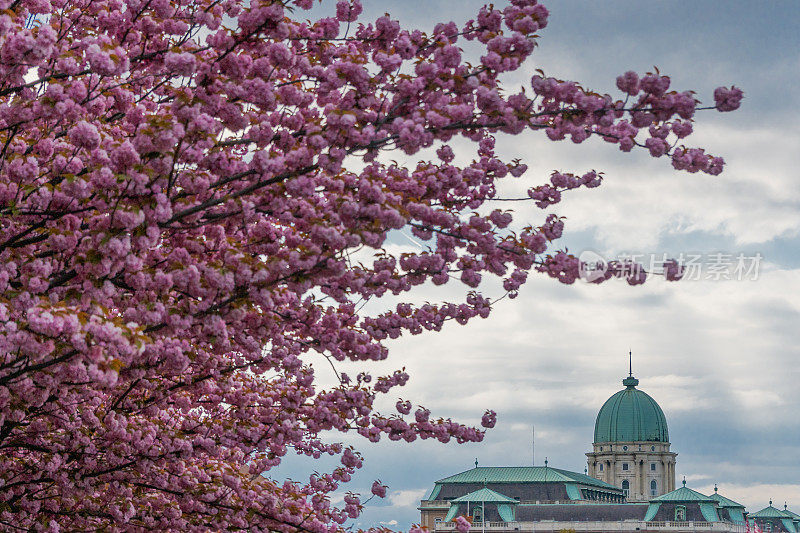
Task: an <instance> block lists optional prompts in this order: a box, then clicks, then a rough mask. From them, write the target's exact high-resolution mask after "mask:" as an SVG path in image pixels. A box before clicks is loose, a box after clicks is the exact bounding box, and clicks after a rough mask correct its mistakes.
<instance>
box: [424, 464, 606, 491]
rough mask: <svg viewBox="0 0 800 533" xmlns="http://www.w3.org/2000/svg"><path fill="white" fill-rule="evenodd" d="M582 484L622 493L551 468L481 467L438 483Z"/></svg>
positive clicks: (581, 475)
mask: <svg viewBox="0 0 800 533" xmlns="http://www.w3.org/2000/svg"><path fill="white" fill-rule="evenodd" d="M483 482H486V483H558V482H565V483H580V484H582V485H590V486H593V487H599V488H601V489H608V490H613V491H614V492H621V489H620V488H619V487H615V486H614V485H609V484H608V483H606V482H605V481H600V480H599V479H595V478H593V477H591V476H587V475H584V474H579V473H577V472H570V471H569V470H561V469H560V468H551V467H549V466H479V467H476V468H471V469H469V470H466V471H464V472H461V473H459V474H455V475H453V476H450V477H446V478H444V479H440V480H439V481H437V482H436V483H483Z"/></svg>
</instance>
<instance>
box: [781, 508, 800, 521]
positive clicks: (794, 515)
mask: <svg viewBox="0 0 800 533" xmlns="http://www.w3.org/2000/svg"><path fill="white" fill-rule="evenodd" d="M783 514H784V515H785V516H788V517H790V518H791V519H793V520H800V514H797V513H793V512H792V511H790V510H789V509H787V508H786V505H784V506H783Z"/></svg>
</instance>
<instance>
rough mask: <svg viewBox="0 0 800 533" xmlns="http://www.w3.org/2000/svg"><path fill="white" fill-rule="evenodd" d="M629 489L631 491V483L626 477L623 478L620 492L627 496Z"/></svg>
mask: <svg viewBox="0 0 800 533" xmlns="http://www.w3.org/2000/svg"><path fill="white" fill-rule="evenodd" d="M630 491H631V484H630V483H628V480H627V479H625V480H623V481H622V494H624V495H625V496H626V497H627V496H628V493H629V492H630Z"/></svg>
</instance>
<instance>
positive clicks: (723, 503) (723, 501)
mask: <svg viewBox="0 0 800 533" xmlns="http://www.w3.org/2000/svg"><path fill="white" fill-rule="evenodd" d="M709 498H711V499H712V500H716V502H717V505H719V506H720V507H741V508H742V509H744V505H742V504H741V503H737V502H735V501H733V500H731V499H730V498H726V497H725V496H723V495H722V494H719V493H718V492H716V491H715V492H714V494H712V495H711V496H709Z"/></svg>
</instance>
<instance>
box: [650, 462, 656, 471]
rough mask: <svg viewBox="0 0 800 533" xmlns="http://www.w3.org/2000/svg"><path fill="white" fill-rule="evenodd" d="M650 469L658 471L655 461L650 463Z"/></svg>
mask: <svg viewBox="0 0 800 533" xmlns="http://www.w3.org/2000/svg"><path fill="white" fill-rule="evenodd" d="M650 471H651V472H655V471H656V464H655V463H650Z"/></svg>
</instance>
